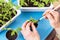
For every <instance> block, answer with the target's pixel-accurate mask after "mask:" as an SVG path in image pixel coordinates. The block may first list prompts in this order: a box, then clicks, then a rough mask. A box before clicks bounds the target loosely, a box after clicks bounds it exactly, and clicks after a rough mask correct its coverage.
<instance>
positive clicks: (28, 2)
mask: <svg viewBox="0 0 60 40" xmlns="http://www.w3.org/2000/svg"><path fill="white" fill-rule="evenodd" d="M36 1H38V2H39V3H44V7H49V6H50V2H49V3H48V4H46V3H45V2H42V1H40V0H36ZM25 2H26V3H27V4H28V6H26V5H22V7H38V5H33V2H31V1H30V0H29V1H27V0H25Z"/></svg>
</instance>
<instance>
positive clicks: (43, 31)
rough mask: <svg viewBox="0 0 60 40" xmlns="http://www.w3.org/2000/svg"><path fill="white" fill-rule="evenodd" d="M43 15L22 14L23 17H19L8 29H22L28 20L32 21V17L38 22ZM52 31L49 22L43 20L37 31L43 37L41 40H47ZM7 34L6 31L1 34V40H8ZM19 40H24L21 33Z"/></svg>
mask: <svg viewBox="0 0 60 40" xmlns="http://www.w3.org/2000/svg"><path fill="white" fill-rule="evenodd" d="M42 14H43V12H22V13H21V15H19V16H18V17H17V18H16V20H15V21H14V22H13V23H11V24H10V25H9V26H8V27H11V28H13V29H16V28H17V27H21V26H22V24H23V23H24V22H25V21H26V20H29V19H30V17H33V18H35V19H36V20H38V19H39V18H40V17H42ZM52 30H53V28H52V27H51V26H50V24H49V22H48V20H46V19H43V20H41V21H40V22H39V23H38V27H37V31H38V33H39V35H40V37H41V40H45V38H46V37H47V36H48V35H49V34H50V32H51V31H52ZM5 34H6V31H3V32H2V33H0V39H1V40H7V39H6V37H5ZM3 37H4V38H3ZM17 40H24V38H23V36H22V34H21V33H19V35H18V38H17Z"/></svg>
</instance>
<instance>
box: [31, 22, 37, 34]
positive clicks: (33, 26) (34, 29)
mask: <svg viewBox="0 0 60 40" xmlns="http://www.w3.org/2000/svg"><path fill="white" fill-rule="evenodd" d="M31 27H32V30H33V32H35V33H36V32H37V30H36V28H35V25H34V23H31Z"/></svg>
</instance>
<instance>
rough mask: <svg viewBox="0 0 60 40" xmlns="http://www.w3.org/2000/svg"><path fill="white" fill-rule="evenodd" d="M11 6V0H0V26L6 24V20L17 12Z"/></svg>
mask: <svg viewBox="0 0 60 40" xmlns="http://www.w3.org/2000/svg"><path fill="white" fill-rule="evenodd" d="M13 6H14V5H13V4H12V2H11V0H9V1H8V2H6V1H5V0H0V27H2V26H3V25H4V24H6V22H8V21H9V20H11V19H12V18H13V17H14V16H15V15H16V14H17V11H16V10H15V9H14V8H13ZM16 8H17V7H16Z"/></svg>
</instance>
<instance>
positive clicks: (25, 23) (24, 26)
mask: <svg viewBox="0 0 60 40" xmlns="http://www.w3.org/2000/svg"><path fill="white" fill-rule="evenodd" d="M27 24H28V21H26V22H24V24H23V25H22V29H23V30H24V29H26V25H27Z"/></svg>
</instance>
